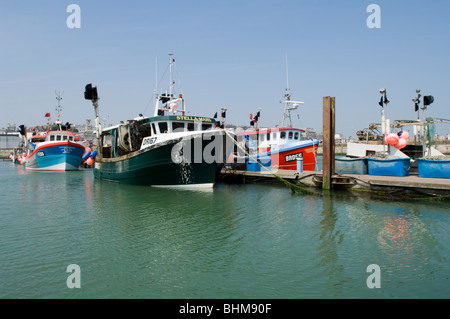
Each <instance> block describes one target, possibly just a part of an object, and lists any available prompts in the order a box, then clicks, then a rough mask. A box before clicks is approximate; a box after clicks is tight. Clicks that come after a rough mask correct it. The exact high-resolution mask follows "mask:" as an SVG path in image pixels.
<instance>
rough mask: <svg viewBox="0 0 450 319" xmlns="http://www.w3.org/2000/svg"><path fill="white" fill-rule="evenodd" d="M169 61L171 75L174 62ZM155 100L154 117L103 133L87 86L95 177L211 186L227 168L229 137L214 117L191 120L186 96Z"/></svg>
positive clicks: (94, 97) (168, 95) (95, 102)
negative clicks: (94, 140) (93, 134)
mask: <svg viewBox="0 0 450 319" xmlns="http://www.w3.org/2000/svg"><path fill="white" fill-rule="evenodd" d="M169 56H170V70H171V71H172V65H173V63H174V60H173V59H172V56H171V54H169ZM173 84H174V81H172V79H171V81H170V91H169V92H165V93H163V94H157V95H156V105H155V110H154V114H153V116H151V117H145V116H143V115H142V114H140V115H139V116H138V117H136V118H133V119H131V120H127V121H125V122H121V123H120V124H118V125H115V126H111V127H107V128H103V129H102V128H101V125H100V120H99V119H100V117H99V105H98V101H99V98H98V94H97V87H92V84H88V85H87V86H86V91H85V99H87V100H91V101H92V103H93V105H94V110H95V116H96V119H95V123H96V130H97V136H98V143H97V145H98V150H97V151H98V153H97V156H96V158H95V163H94V176H95V177H96V178H99V179H104V180H110V181H115V182H121V183H129V184H138V185H152V186H161V187H164V186H170V187H174V186H177V187H208V188H211V187H213V186H214V183H215V176H216V172H217V170H218V169H220V167H221V166H222V165H223V160H224V157H225V154H226V145H227V142H226V141H227V140H228V141H229V142H228V144H229V145H233V144H232V143H233V142H232V140H230V134H229V133H225V131H224V130H223V129H222V128H220V125H219V123H218V122H216V120H215V119H214V118H210V117H204V116H191V115H187V112H186V107H185V100H184V97H183V95H182V94H180V95H178V96H177V97H175V96H174V94H173V93H172V89H173V87H172V86H173Z"/></svg>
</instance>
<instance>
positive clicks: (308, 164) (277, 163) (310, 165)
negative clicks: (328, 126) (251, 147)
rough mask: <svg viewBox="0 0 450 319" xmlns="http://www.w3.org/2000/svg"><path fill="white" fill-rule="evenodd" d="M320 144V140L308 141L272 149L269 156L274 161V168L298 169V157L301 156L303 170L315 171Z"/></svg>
mask: <svg viewBox="0 0 450 319" xmlns="http://www.w3.org/2000/svg"><path fill="white" fill-rule="evenodd" d="M318 146H319V142H318V141H317V142H308V143H305V144H302V145H299V146H296V147H291V148H287V149H284V150H279V151H271V152H270V155H269V156H270V159H271V161H272V169H279V170H298V169H299V168H298V166H297V159H298V158H300V159H301V160H302V162H303V167H302V170H304V171H314V170H315V167H316V151H317V148H318ZM261 155H263V154H261Z"/></svg>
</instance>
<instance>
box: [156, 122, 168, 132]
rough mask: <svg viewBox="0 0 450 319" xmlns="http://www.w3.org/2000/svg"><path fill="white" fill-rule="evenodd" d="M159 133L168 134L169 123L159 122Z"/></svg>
mask: <svg viewBox="0 0 450 319" xmlns="http://www.w3.org/2000/svg"><path fill="white" fill-rule="evenodd" d="M158 127H159V132H160V133H167V132H168V131H167V122H159V123H158Z"/></svg>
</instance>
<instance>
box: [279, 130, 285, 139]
mask: <svg viewBox="0 0 450 319" xmlns="http://www.w3.org/2000/svg"><path fill="white" fill-rule="evenodd" d="M280 138H281V139H282V140H284V139H286V132H280Z"/></svg>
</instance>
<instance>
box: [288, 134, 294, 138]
mask: <svg viewBox="0 0 450 319" xmlns="http://www.w3.org/2000/svg"><path fill="white" fill-rule="evenodd" d="M293 135H294V133H293V132H289V133H288V139H290V140H292V137H293Z"/></svg>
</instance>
